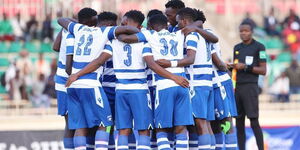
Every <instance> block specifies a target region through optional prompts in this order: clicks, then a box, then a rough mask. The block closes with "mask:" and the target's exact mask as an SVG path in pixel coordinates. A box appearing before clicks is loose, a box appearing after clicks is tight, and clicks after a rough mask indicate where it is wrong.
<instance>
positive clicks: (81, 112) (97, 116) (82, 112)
mask: <svg viewBox="0 0 300 150" xmlns="http://www.w3.org/2000/svg"><path fill="white" fill-rule="evenodd" d="M67 91H68V94H69V101H68V109H69V118H68V121H69V124H68V125H69V128H70V129H80V128H92V127H95V126H100V125H101V126H111V125H112V124H113V122H112V116H111V111H110V107H109V103H108V100H107V97H106V95H105V93H104V91H103V89H102V88H101V87H95V88H68V90H67Z"/></svg>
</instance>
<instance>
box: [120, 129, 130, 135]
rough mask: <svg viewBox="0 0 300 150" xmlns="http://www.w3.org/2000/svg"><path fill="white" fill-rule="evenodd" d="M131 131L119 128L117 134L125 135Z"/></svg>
mask: <svg viewBox="0 0 300 150" xmlns="http://www.w3.org/2000/svg"><path fill="white" fill-rule="evenodd" d="M130 133H131V129H120V130H119V134H120V135H126V136H128V135H129V134H130Z"/></svg>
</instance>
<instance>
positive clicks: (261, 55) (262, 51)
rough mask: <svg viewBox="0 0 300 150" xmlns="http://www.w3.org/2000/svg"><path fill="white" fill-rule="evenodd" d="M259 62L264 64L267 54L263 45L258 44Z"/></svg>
mask: <svg viewBox="0 0 300 150" xmlns="http://www.w3.org/2000/svg"><path fill="white" fill-rule="evenodd" d="M259 45H260V46H259V62H266V61H267V53H266V48H265V46H264V45H262V44H259Z"/></svg>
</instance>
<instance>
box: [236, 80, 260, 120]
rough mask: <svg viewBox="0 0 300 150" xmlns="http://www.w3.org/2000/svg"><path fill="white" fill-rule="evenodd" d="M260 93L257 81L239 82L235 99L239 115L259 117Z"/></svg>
mask: <svg viewBox="0 0 300 150" xmlns="http://www.w3.org/2000/svg"><path fill="white" fill-rule="evenodd" d="M258 95H259V88H258V85H257V83H246V84H237V85H236V89H235V100H236V106H237V110H238V116H237V118H238V117H241V116H245V115H247V117H248V118H258Z"/></svg>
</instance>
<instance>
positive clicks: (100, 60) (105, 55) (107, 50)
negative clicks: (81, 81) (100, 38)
mask: <svg viewBox="0 0 300 150" xmlns="http://www.w3.org/2000/svg"><path fill="white" fill-rule="evenodd" d="M111 56H112V47H111V46H110V45H108V44H106V45H105V47H104V50H103V52H102V53H101V54H100V56H99V57H97V58H96V59H94V60H93V61H92V62H90V63H89V64H88V65H87V66H86V67H84V68H83V69H82V70H80V71H79V72H77V73H75V74H72V75H71V76H70V77H69V78H68V81H67V83H66V87H69V86H70V85H71V84H72V83H73V82H74V81H76V80H77V79H78V78H79V77H81V76H83V75H85V74H88V73H91V72H93V71H95V70H97V69H98V68H99V67H100V66H102V65H103V64H104V63H105V62H106V61H107V60H108V59H109V58H111Z"/></svg>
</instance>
